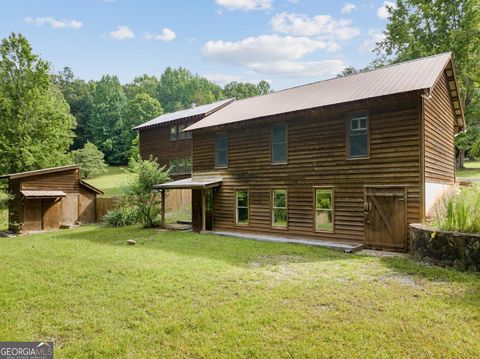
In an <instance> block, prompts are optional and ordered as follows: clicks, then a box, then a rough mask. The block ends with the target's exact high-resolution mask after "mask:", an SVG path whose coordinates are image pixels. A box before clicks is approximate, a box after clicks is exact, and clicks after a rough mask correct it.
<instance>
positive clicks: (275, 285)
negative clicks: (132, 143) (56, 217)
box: [0, 226, 480, 358]
mask: <svg viewBox="0 0 480 359" xmlns="http://www.w3.org/2000/svg"><path fill="white" fill-rule="evenodd" d="M127 239H135V240H136V241H137V244H136V245H135V246H127V245H126V240H127ZM0 273H1V280H0V318H1V319H0V340H2V341H31V340H44V339H49V338H52V337H53V338H55V342H56V349H55V350H56V352H55V355H56V357H57V358H113V357H120V358H165V357H194V358H231V357H244V358H281V357H286V358H308V357H312V358H313V357H315V358H318V357H320V358H321V357H324V358H331V357H335V358H365V357H369V358H370V357H379V358H391V357H396V358H400V357H401V358H405V357H410V358H431V357H442V358H473V357H479V355H480V277H479V276H478V275H475V274H471V273H460V272H456V271H454V270H447V269H442V268H432V267H426V266H424V265H421V264H417V263H414V262H412V261H410V260H409V259H406V258H385V257H383V258H382V257H374V256H366V255H361V254H355V255H351V254H343V253H339V252H334V251H330V250H326V249H319V248H313V247H306V246H299V245H288V244H276V243H265V242H255V241H249V240H241V239H232V238H227V237H218V236H213V235H200V234H194V233H182V232H162V231H158V230H155V229H150V230H145V229H141V228H140V227H137V226H133V227H127V228H123V229H112V228H102V227H97V226H90V227H82V228H78V229H71V230H65V231H59V232H53V233H44V234H35V235H28V236H23V237H19V238H9V239H5V238H0Z"/></svg>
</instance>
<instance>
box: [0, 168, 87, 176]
mask: <svg viewBox="0 0 480 359" xmlns="http://www.w3.org/2000/svg"><path fill="white" fill-rule="evenodd" d="M77 168H80V166H79V165H68V166H60V167H52V168H44V169H41V170H35V171H27V172H18V173H10V174H6V175H2V176H0V179H4V178H10V179H15V178H22V177H30V176H37V175H42V174H45V173H54V172H61V171H69V170H73V169H77Z"/></svg>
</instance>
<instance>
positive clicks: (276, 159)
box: [272, 125, 287, 163]
mask: <svg viewBox="0 0 480 359" xmlns="http://www.w3.org/2000/svg"><path fill="white" fill-rule="evenodd" d="M286 162H287V126H286V125H279V126H274V127H273V128H272V163H286Z"/></svg>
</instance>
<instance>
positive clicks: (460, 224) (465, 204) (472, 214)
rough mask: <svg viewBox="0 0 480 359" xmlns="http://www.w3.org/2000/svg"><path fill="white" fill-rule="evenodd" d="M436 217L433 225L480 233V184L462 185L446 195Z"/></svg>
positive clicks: (451, 229) (447, 229)
mask: <svg viewBox="0 0 480 359" xmlns="http://www.w3.org/2000/svg"><path fill="white" fill-rule="evenodd" d="M436 217H437V218H436V220H435V221H434V222H433V225H434V226H435V227H438V228H440V229H443V230H446V231H457V232H467V233H480V186H479V185H473V186H470V187H462V188H460V189H458V190H457V191H456V192H455V193H451V194H447V195H445V196H444V198H443V200H442V202H441V203H440V206H438V207H437V216H436Z"/></svg>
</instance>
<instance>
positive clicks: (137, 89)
mask: <svg viewBox="0 0 480 359" xmlns="http://www.w3.org/2000/svg"><path fill="white" fill-rule="evenodd" d="M158 83H159V80H158V78H156V77H155V76H149V75H147V74H143V75H142V76H137V77H135V78H134V79H133V81H132V82H130V83H128V84H126V85H125V86H124V88H125V94H126V95H127V98H128V99H129V100H131V99H133V98H134V97H135V96H136V95H138V94H141V93H146V94H147V95H149V96H150V97H152V98H156V97H157V87H158Z"/></svg>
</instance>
